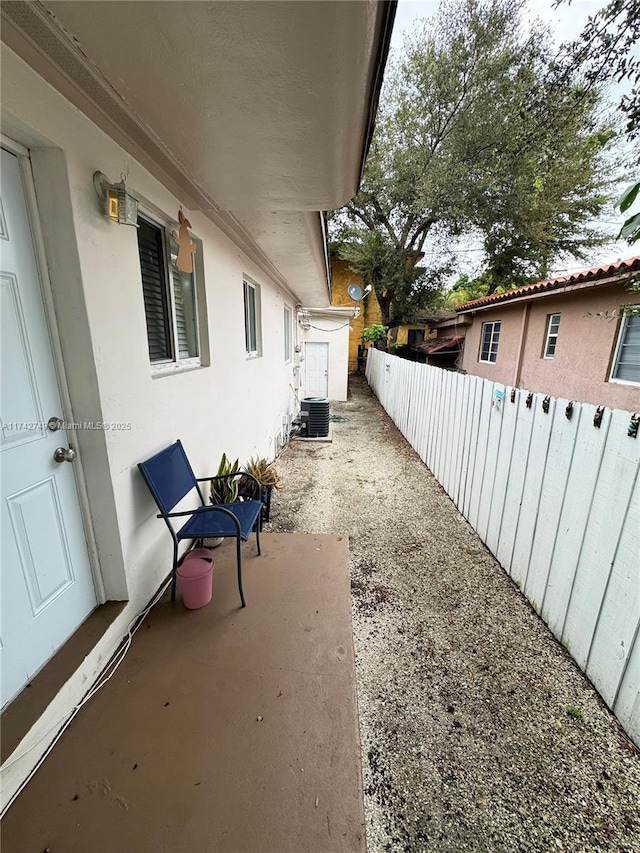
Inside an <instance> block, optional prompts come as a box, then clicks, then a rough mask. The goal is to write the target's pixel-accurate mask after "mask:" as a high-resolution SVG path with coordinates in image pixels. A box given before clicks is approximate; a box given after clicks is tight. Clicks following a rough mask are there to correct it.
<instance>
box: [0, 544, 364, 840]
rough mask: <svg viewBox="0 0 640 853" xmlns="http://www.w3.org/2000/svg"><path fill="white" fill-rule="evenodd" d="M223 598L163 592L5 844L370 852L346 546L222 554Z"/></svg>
mask: <svg viewBox="0 0 640 853" xmlns="http://www.w3.org/2000/svg"><path fill="white" fill-rule="evenodd" d="M212 553H213V554H214V557H215V561H216V568H215V574H214V577H215V579H214V599H213V601H212V603H211V604H210V605H209V606H207V607H205V608H203V609H201V610H197V611H187V610H186V609H185V608H184V607H183V605H182V603H181V601H180V600H178V601H177V602H176V603H174V604H172V603H171V602H170V601H168V599H167V598H166V597H165V598H164V599H163V600H162V601H161V602H160V603H159V604H158V605H157V606H156V608H154V610H153V611H152V612H151V614H150V615H149V616H148V617H147V619H146V620H145V622H143V623H142V626H141V627H140V629H139V630H138V632H137V633H136V635H135V637H134V640H133V644H132V647H131V649H130V651H129V653H128V654H127V656H126V658H125V659H124V662H123V663H122V665H121V667H120V668H119V669H118V671H117V673H116V674H115V675H114V677H113V678H112V679H111V681H109V682H108V683H107V684H106V685H105V686H104V688H103V689H102V690H100V692H99V693H98V694H97V695H96V696H95V697H94V699H92V700H91V701H90V702H89V703H88V704H87V706H86V707H85V708H84V709H83V710H82V711H81V712H80V714H79V715H78V716H77V717H76V719H75V720H74V721H73V723H72V724H71V726H70V727H69V729H68V730H67V732H66V733H65V734H64V735H63V737H62V739H61V740H60V742H59V743H58V745H57V746H56V747H55V749H54V750H53V752H52V754H51V755H50V757H49V758H48V759H47V760H46V761H45V763H44V764H43V766H42V768H41V769H40V770H39V771H38V772H37V773H36V775H35V776H34V778H33V780H32V781H31V782H30V784H29V785H28V786H27V788H26V789H25V790H24V792H23V793H22V794H21V795H20V796H19V797H18V799H17V800H16V802H15V803H14V805H13V806H12V807H11V809H10V810H9V812H8V813H7V815H6V817H5V819H4V821H3V824H2V850H3V853H13V851H15V852H16V853H18V851H19V853H22V851H25V853H26V851H30V853H32V851H37V853H42V851H43V850H46V849H49V850H50V851H51V853H59V851H87V850H91V851H92V853H103V851H104V853H114V851H119V853H146V851H154V853H158V851H167V853H168V852H169V851H170V852H171V853H181V851H184V853H187V851H188V853H196V851H219V853H305V851H309V853H324V851H326V853H336V851H349V853H351V851H353V853H362V851H364V850H365V840H364V814H363V799H362V781H361V767H360V745H359V736H358V721H357V707H356V689H355V672H354V654H353V639H352V627H351V607H350V597H349V567H348V542H347V539H346V537H342V536H336V535H301V534H282V533H275V534H265V535H264V539H263V556H262V557H257V556H254V554H255V551H254V546H253V543H251V544H250V545H247V546H244V554H245V558H244V575H245V592H246V596H247V605H248V606H247V607H246V608H245V609H244V610H241V609H239V599H238V591H237V585H236V577H235V560H234V550H233V545H232V544H231V543H229V542H227V543H225V544H224V545H223V546H222V547H221V548H218V549H216V550H215V551H214V552H212Z"/></svg>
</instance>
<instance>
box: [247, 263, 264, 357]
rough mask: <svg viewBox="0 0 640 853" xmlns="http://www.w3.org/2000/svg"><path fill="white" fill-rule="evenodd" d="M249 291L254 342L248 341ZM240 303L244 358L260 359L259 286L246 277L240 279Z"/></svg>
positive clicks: (249, 317)
mask: <svg viewBox="0 0 640 853" xmlns="http://www.w3.org/2000/svg"><path fill="white" fill-rule="evenodd" d="M249 291H252V292H253V326H254V329H253V331H254V337H255V340H254V341H250V340H249V338H250V332H251V316H250V313H249V309H250V301H249V300H248V299H247V293H248V292H249ZM242 302H243V310H244V341H245V352H246V356H247V358H260V356H261V355H262V310H261V300H260V285H259V284H258V283H257V282H255V281H253V280H252V279H250V278H249V277H248V276H246V275H245V276H243V277H242ZM251 343H254V344H255V349H253V348H252V347H251V346H250V344H251Z"/></svg>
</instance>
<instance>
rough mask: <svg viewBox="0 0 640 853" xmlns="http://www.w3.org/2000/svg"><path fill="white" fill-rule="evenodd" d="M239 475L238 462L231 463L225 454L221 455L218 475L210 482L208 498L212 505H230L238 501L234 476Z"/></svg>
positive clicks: (236, 480)
mask: <svg viewBox="0 0 640 853" xmlns="http://www.w3.org/2000/svg"><path fill="white" fill-rule="evenodd" d="M239 473H240V463H239V460H238V459H236V460H235V462H232V461H231V460H230V459H229V458H228V457H227V454H226V453H223V454H222V459H221V460H220V464H219V465H218V473H217V474H216V475H215V477H213V478H212V480H211V487H210V493H209V496H210V499H211V503H212V504H231V503H233V502H234V501H237V500H238V478H237V477H236V476H234V475H236V474H239ZM218 478H219V479H218Z"/></svg>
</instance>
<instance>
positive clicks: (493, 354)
mask: <svg viewBox="0 0 640 853" xmlns="http://www.w3.org/2000/svg"><path fill="white" fill-rule="evenodd" d="M501 325H502V323H501V322H500V321H498V322H496V323H483V324H482V341H481V343H480V361H484V362H488V363H490V364H491V363H493V362H495V361H496V360H497V358H498V343H499V341H500V327H501Z"/></svg>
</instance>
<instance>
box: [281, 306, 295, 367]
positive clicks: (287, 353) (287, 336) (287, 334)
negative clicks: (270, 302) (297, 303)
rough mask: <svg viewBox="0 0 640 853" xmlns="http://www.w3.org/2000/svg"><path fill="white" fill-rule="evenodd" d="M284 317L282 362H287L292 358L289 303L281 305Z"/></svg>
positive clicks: (291, 322) (291, 317)
mask: <svg viewBox="0 0 640 853" xmlns="http://www.w3.org/2000/svg"><path fill="white" fill-rule="evenodd" d="M283 319H284V340H283V343H284V363H285V364H289V362H290V361H291V359H292V358H293V310H292V309H291V307H290V306H289V305H286V304H285V305H284V306H283Z"/></svg>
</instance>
